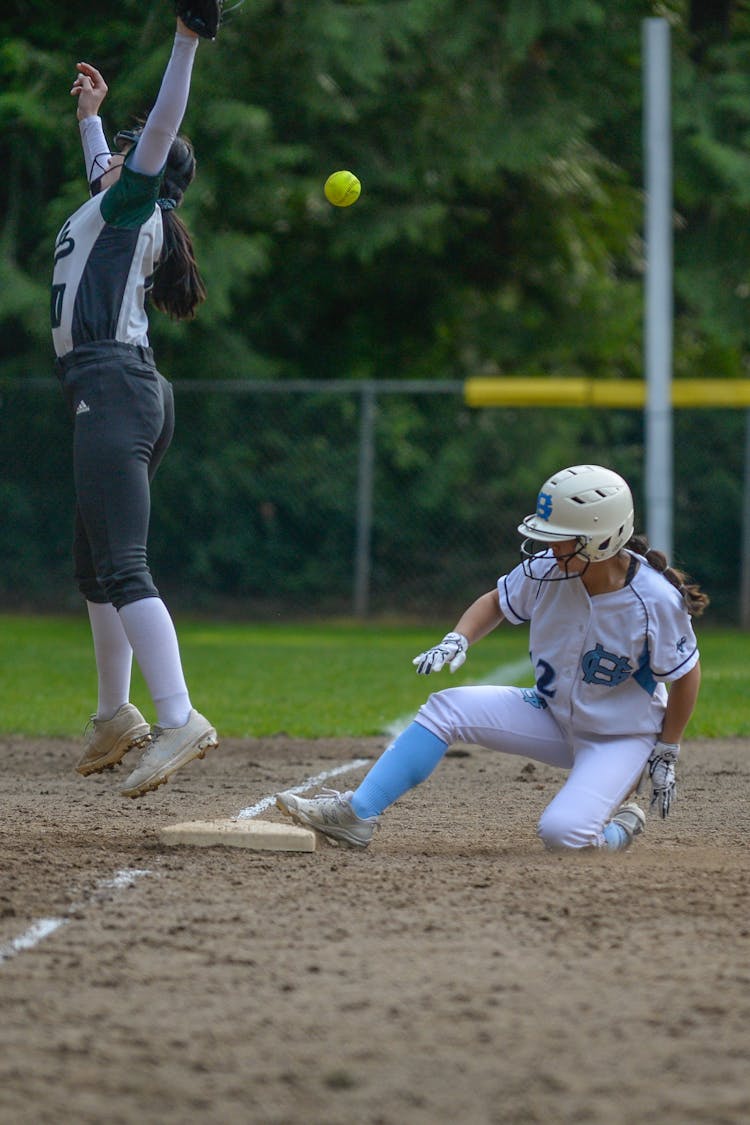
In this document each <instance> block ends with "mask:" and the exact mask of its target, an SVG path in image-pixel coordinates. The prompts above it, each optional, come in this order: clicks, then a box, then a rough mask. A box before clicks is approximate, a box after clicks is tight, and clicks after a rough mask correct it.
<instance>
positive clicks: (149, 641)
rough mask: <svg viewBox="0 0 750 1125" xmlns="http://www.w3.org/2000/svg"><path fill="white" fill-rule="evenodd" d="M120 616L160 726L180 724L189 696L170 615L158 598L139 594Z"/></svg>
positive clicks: (186, 713)
mask: <svg viewBox="0 0 750 1125" xmlns="http://www.w3.org/2000/svg"><path fill="white" fill-rule="evenodd" d="M120 620H121V621H122V625H123V628H124V630H125V632H126V634H127V637H128V640H129V641H130V644H131V645H132V647H133V652H134V653H135V658H136V660H137V661H138V667H139V668H140V670H141V672H142V673H143V678H144V680H145V681H146V685H147V687H148V690H149V692H150V694H151V698H152V699H153V701H154V706H155V708H156V721H157V723H158V725H159V726H160V727H182V726H184V725H185V723H186V722H187V721H188V718H189V717H190V696H189V694H188V689H187V685H186V683H185V676H184V674H183V671H182V660H181V659H180V646H179V644H178V643H177V633H176V632H175V627H174V624H173V623H172V618H171V617H170V616H169V611H168V610H167V607H166V606H165V605H164V602H163V601H162V600H161V598H141V600H140V601H137V602H131V603H130V605H124V606H122V608H121V609H120Z"/></svg>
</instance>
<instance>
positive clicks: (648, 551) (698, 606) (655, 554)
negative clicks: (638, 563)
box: [625, 535, 710, 617]
mask: <svg viewBox="0 0 750 1125" xmlns="http://www.w3.org/2000/svg"><path fill="white" fill-rule="evenodd" d="M625 546H626V548H627V549H628V550H630V551H635V553H636V554H637V555H643V557H644V559H645V560H646V562H647V563H648V565H649V566H651V567H653V568H654V570H658V572H659V574H663V575H664V577H665V578H666V579H667V581H668V582H671V583H672V585H673V586H674V587H675V588H676V589H677V590H679V592H680V593H681V594H682V596H683V598H684V599H685V604H686V605H687V608H688V612H689V613H690V614H692V616H693V617H700V615H701V614H702V613H703V611H704V609H705V608H706V606H707V605H708V604H709V601H710V599H709V596H708V594H704V593H703V591H702V590H701V588H700V586H698V585H697V583H695V582H689V581H688V578H687V575H685V574H683V572H682V571H681V570H677V569H676V567H673V566H670V565H669V563H668V562H667V556H666V555H665V554H664V553H663V552H662V551H657V550H656V549H655V548H654V547H650V546H649V543H648V539H647V538H646V536H645V535H633V536H631V537H630V539H629V540H628V542H627V543H626V544H625Z"/></svg>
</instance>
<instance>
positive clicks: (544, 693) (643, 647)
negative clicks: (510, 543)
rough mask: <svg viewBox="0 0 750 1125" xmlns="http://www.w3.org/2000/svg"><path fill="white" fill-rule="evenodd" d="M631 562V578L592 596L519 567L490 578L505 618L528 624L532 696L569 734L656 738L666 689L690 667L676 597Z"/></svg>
mask: <svg viewBox="0 0 750 1125" xmlns="http://www.w3.org/2000/svg"><path fill="white" fill-rule="evenodd" d="M545 554H546V553H545ZM628 554H631V555H632V554H633V553H632V552H628ZM634 557H635V558H636V559H637V561H638V563H639V564H640V565H638V567H637V569H636V570H635V573H634V574H632V577H631V578H630V581H628V582H627V584H626V585H625V586H623V588H622V589H620V590H615V591H613V592H612V593H608V594H597V595H595V596H594V597H591V596H590V595H589V593H588V591H587V590H586V587H585V586H584V584H583V582H582V581H580V579H578V578H569V579H560V580H553V581H542V582H540V581H538V580H537V579H534V578H530V577H528V575H527V574H525V573H524V570H523V566H522V565H519V566H517V567H515V569H514V570H512V571H511V572H510V573H509V574H507V575H503V576H502V577H501V578H499V579H498V593H499V599H500V608H501V610H502V612H503V614H504V616H505V618H506V620H507V621H508V622H510V623H511V624H515V625H520V624H525V623H527V622H528V623H529V646H530V656H531V662H532V665H533V668H534V674H535V677H536V690H537V692H538V693H539V695H540V696H541V697H542V699H543V700H544V701H545V702H546V704H547V706H548V707H549V709H550V712H551V714H552V715H553V717H554V718H555V720H556V721H557V723H558V724H559V726H560V727H561V729H562V730H563V731H564V732H567V733H568V735H571V734H575V733H576V732H579V733H586V734H601V735H608V736H613V735H619V734H623V735H625V734H632V735H637V734H647V733H658V732H659V731H660V730H661V726H662V721H663V716H664V709H665V706H666V699H667V691H666V688H665V686H664V685H665V683H669V682H671V681H672V680H678V679H680V678H681V677H682V676H684V675H685V674H686V673H687V672H689V671H690V669H691V668H693V667H694V666H695V664H696V663H697V661H698V657H699V653H698V645H697V641H696V638H695V634H694V632H693V628H692V624H691V619H690V615H689V613H688V611H687V608H686V606H685V602H684V599H683V598H682V595H681V594H680V593H679V591H678V590H677V589H675V587H674V586H673V585H672V584H671V583H670V582H669V580H668V579H666V578H665V577H664V576H663V575H662V574H659V572H658V571H656V570H654V568H653V567H651V566H649V564H648V563H647V562H646V560H645V559H643V558H641V557H640V556H634ZM550 559H551V560H552V565H556V564H555V563H554V560H553V559H552V555H551V552H550Z"/></svg>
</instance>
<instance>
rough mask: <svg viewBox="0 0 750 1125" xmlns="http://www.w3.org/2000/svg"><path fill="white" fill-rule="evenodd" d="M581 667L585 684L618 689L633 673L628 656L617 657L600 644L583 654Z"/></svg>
mask: <svg viewBox="0 0 750 1125" xmlns="http://www.w3.org/2000/svg"><path fill="white" fill-rule="evenodd" d="M581 667H582V668H583V682H584V683H585V684H603V685H604V686H605V687H616V685H617V684H621V683H622V682H623V680H627V678H628V676H629V675H630V673H631V672H632V671H633V665H632V664H631V663H630V661H629V660H628V658H627V656H615V654H614V653H613V652H606V651H605V650H604V649H603V648H602V646H601V645H599V644H598V645H595V646H594V648H592V649H589V651H588V652H586V653H584V654H583V659H582V660H581Z"/></svg>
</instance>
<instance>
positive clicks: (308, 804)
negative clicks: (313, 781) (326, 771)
mask: <svg viewBox="0 0 750 1125" xmlns="http://www.w3.org/2000/svg"><path fill="white" fill-rule="evenodd" d="M276 807H277V808H278V809H280V810H281V812H283V813H286V815H287V816H290V817H291V818H292V820H293V821H294V822H295V824H300V825H302V827H303V828H314V829H315V831H316V832H320V833H321V834H322V835H323V836H327V837H328V838H329V839H330V840H335V841H336V842H338V843H341V844H346V846H347V847H349V848H366V847H367V845H368V844H369V843H370V840H371V839H372V836H373V833H374V831H375V827H376V825H377V823H378V818H377V817H376V816H368V817H360V816H357V814H356V813H355V811H354V809H353V808H352V794H351V791H349V792H348V793H338V792H337V791H336V790H335V789H328V790H324V792H323V794H321V795H320V796H318V797H311V798H309V799H307V798H305V797H297V796H296V795H295V794H294V793H292V792H290V791H287V792H285V793H277V794H276Z"/></svg>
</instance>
